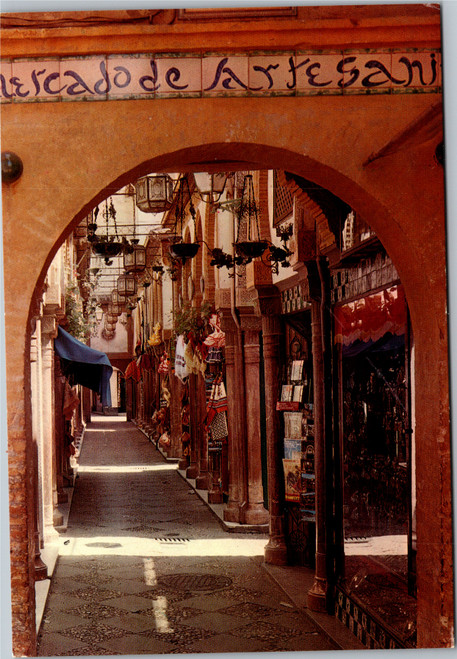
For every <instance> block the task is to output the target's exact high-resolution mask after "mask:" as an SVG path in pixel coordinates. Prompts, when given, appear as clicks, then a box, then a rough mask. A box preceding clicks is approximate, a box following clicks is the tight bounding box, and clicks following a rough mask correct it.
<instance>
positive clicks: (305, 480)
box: [276, 316, 316, 565]
mask: <svg viewBox="0 0 457 659" xmlns="http://www.w3.org/2000/svg"><path fill="white" fill-rule="evenodd" d="M306 320H307V318H306V317H304V316H303V318H302V321H303V322H302V327H304V328H305V330H304V331H305V332H306V327H308V324H307V323H306ZM309 327H310V326H309ZM286 339H287V353H288V361H287V364H285V365H284V369H283V381H282V384H281V387H280V398H281V400H279V401H277V403H276V410H277V411H279V412H281V419H282V431H283V446H284V453H283V456H284V457H283V468H284V499H285V501H286V504H287V506H286V511H285V515H286V532H287V535H288V541H289V545H290V547H291V552H292V554H291V560H292V561H293V562H294V563H295V564H298V565H312V564H313V561H314V552H315V547H314V543H315V521H316V495H315V475H314V407H313V402H312V401H313V391H312V378H311V375H312V356H311V354H310V351H309V347H308V346H309V345H310V343H311V341H310V336H309V335H308V336H305V335H304V334H300V333H299V332H298V331H296V330H295V329H293V328H292V327H287V328H286Z"/></svg>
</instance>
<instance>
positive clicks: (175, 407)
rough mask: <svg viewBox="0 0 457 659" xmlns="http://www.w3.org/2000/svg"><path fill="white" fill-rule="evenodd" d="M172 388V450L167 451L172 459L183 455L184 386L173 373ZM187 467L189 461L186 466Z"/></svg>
mask: <svg viewBox="0 0 457 659" xmlns="http://www.w3.org/2000/svg"><path fill="white" fill-rule="evenodd" d="M169 386H170V394H171V399H170V449H169V450H167V455H168V457H170V458H180V457H181V454H182V444H181V435H182V420H181V409H182V405H181V396H182V392H183V389H184V385H183V384H182V382H181V380H180V379H179V378H177V377H176V376H175V375H173V373H170V379H169ZM186 467H187V461H186V466H185V467H184V468H186Z"/></svg>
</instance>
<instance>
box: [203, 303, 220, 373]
mask: <svg viewBox="0 0 457 659" xmlns="http://www.w3.org/2000/svg"><path fill="white" fill-rule="evenodd" d="M208 322H209V324H210V326H211V327H212V328H213V332H212V333H211V334H210V335H209V336H207V337H206V339H205V341H204V345H205V346H206V347H207V348H208V354H207V355H206V360H205V361H206V362H207V363H208V364H214V363H219V362H221V361H222V359H223V357H222V348H223V347H224V346H225V332H223V331H222V330H221V321H220V318H219V316H218V314H213V315H212V316H211V317H210V319H209V321H208Z"/></svg>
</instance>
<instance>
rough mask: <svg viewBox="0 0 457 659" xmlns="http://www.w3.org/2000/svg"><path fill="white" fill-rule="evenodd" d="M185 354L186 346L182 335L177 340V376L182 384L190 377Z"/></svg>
mask: <svg viewBox="0 0 457 659" xmlns="http://www.w3.org/2000/svg"><path fill="white" fill-rule="evenodd" d="M185 353H186V344H185V342H184V336H183V335H182V334H180V335H179V336H178V338H177V339H176V354H175V375H176V377H177V378H179V379H180V380H181V382H185V381H186V380H187V377H188V375H189V371H188V370H187V365H186V360H185Z"/></svg>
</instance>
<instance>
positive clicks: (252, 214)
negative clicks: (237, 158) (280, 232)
mask: <svg viewBox="0 0 457 659" xmlns="http://www.w3.org/2000/svg"><path fill="white" fill-rule="evenodd" d="M258 212H259V209H258V206H257V203H256V200H255V196H254V185H253V182H252V175H251V174H248V175H247V176H245V177H244V182H243V192H242V194H241V203H240V209H239V211H238V230H237V239H236V242H235V245H236V251H237V253H238V254H239V255H241V256H242V257H243V259H244V262H245V263H250V262H251V261H252V259H254V258H258V257H260V256H262V254H263V253H264V252H265V250H266V249H267V247H268V242H267V241H266V240H261V239H260V228H259V218H258Z"/></svg>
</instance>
